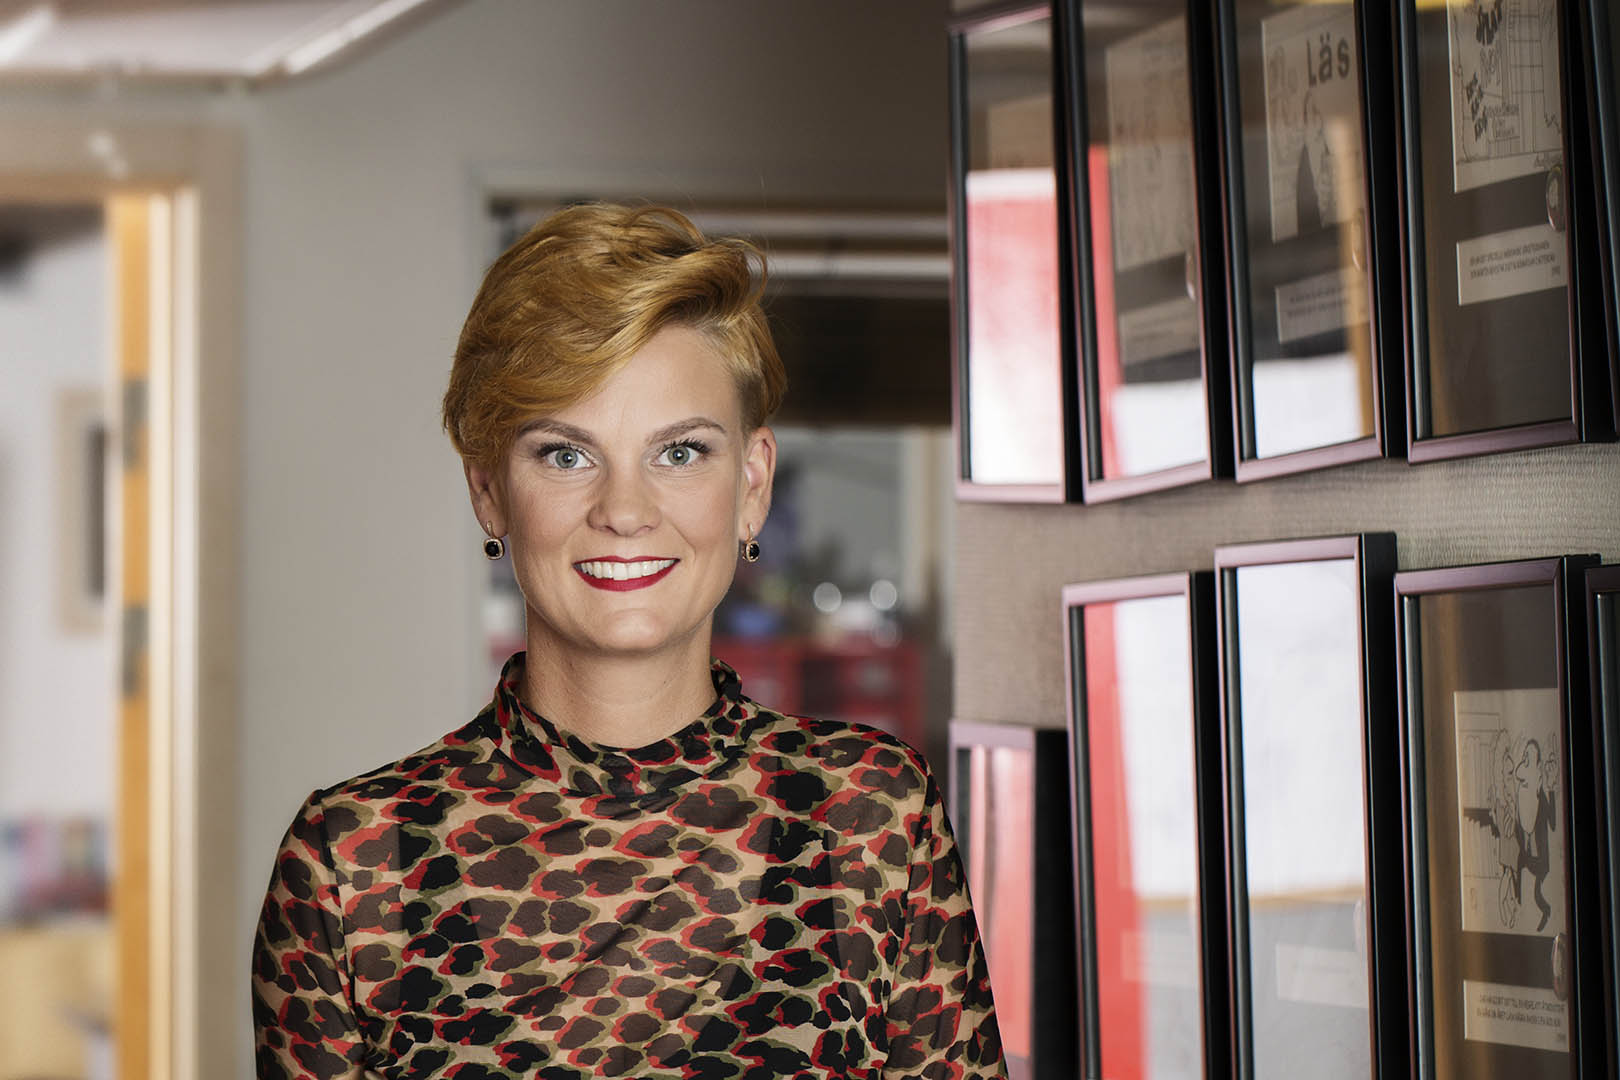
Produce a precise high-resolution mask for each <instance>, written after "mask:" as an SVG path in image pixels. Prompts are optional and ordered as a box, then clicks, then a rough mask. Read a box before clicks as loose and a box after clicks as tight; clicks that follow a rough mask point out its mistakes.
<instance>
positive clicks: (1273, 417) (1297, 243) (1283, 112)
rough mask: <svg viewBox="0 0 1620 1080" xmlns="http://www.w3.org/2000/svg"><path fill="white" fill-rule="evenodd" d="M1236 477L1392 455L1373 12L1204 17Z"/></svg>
mask: <svg viewBox="0 0 1620 1080" xmlns="http://www.w3.org/2000/svg"><path fill="white" fill-rule="evenodd" d="M1217 22H1218V33H1219V46H1220V58H1221V65H1220V84H1221V103H1222V121H1223V122H1222V135H1223V139H1222V156H1223V165H1224V180H1225V185H1224V186H1225V192H1226V213H1227V229H1226V241H1227V243H1226V252H1227V259H1228V262H1229V264H1230V265H1229V267H1228V274H1229V280H1230V282H1231V311H1230V312H1229V317H1230V319H1231V342H1232V345H1231V350H1230V355H1231V380H1230V381H1231V387H1232V400H1231V404H1232V425H1233V433H1232V439H1233V450H1234V458H1235V472H1236V476H1237V479H1238V480H1239V481H1240V482H1243V481H1248V480H1257V479H1262V478H1265V477H1269V476H1277V475H1281V474H1285V473H1294V472H1300V471H1303V470H1307V469H1316V468H1326V467H1329V466H1334V465H1342V464H1347V463H1350V462H1354V461H1364V460H1367V459H1369V458H1377V457H1382V456H1387V455H1391V454H1393V456H1397V457H1398V456H1402V455H1404V453H1405V450H1406V437H1405V386H1404V380H1403V377H1402V364H1401V362H1400V361H1401V359H1402V357H1403V356H1404V347H1403V344H1402V339H1401V325H1402V324H1401V306H1400V305H1401V297H1400V293H1399V285H1400V266H1399V263H1398V259H1399V256H1400V245H1399V219H1398V213H1397V209H1398V198H1399V194H1398V190H1397V188H1396V184H1395V180H1396V175H1397V174H1396V169H1395V135H1394V130H1393V125H1392V121H1393V118H1394V111H1393V108H1392V103H1393V100H1394V96H1393V93H1392V89H1391V83H1390V80H1389V79H1388V77H1387V70H1386V67H1385V53H1386V51H1387V50H1386V49H1385V47H1384V45H1383V43H1384V42H1387V41H1388V38H1389V30H1390V12H1389V8H1388V6H1387V5H1386V4H1380V3H1370V4H1369V3H1366V2H1363V0H1332V2H1327V3H1309V2H1305V0H1298V2H1295V3H1292V4H1277V3H1269V2H1265V0H1221V2H1220V3H1219V5H1218V9H1217Z"/></svg>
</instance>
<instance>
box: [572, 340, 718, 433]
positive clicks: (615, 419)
mask: <svg viewBox="0 0 1620 1080" xmlns="http://www.w3.org/2000/svg"><path fill="white" fill-rule="evenodd" d="M741 415H742V398H741V395H740V394H739V392H738V389H737V385H736V381H735V379H734V378H733V377H732V374H731V371H730V369H729V367H728V366H727V364H726V362H725V359H724V358H723V357H722V356H721V355H720V352H719V350H718V348H716V346H715V344H714V342H713V341H712V340H711V339H710V338H709V337H708V336H707V335H705V334H704V333H702V332H701V331H699V330H694V329H692V328H691V327H687V326H666V327H664V328H662V329H660V330H659V331H658V332H657V333H655V334H654V335H653V336H652V337H651V338H649V339H648V340H647V342H646V344H644V345H642V347H641V348H639V349H637V350H636V351H635V352H633V353H631V354H630V358H629V359H628V360H626V361H625V362H624V364H623V365H622V366H620V367H619V368H618V370H616V371H614V372H613V373H612V374H611V375H609V376H607V378H605V379H603V380H602V383H601V385H600V386H598V387H597V388H596V389H595V390H594V391H593V392H592V393H591V394H589V395H588V396H586V397H585V398H582V399H581V400H579V401H576V402H574V403H573V404H571V405H568V406H566V407H564V408H562V409H559V410H557V411H556V412H555V413H553V414H551V418H552V419H556V420H560V421H565V422H567V423H570V424H577V425H578V426H580V427H584V428H588V429H591V430H597V429H601V428H609V429H625V428H630V429H634V428H638V427H646V428H658V427H662V426H663V425H665V424H668V423H671V422H674V421H677V420H682V419H686V418H688V417H691V416H707V417H712V418H713V419H715V420H717V421H719V422H720V424H721V425H722V426H723V427H725V428H726V429H727V431H728V432H730V431H735V429H736V428H737V427H738V426H740V424H741ZM601 433H602V434H604V435H605V434H608V432H607V431H605V430H604V431H602V432H601Z"/></svg>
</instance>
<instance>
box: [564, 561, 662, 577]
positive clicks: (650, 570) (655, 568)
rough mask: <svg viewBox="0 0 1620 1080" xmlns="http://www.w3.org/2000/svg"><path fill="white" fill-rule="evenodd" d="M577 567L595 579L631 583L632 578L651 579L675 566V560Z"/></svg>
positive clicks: (603, 563)
mask: <svg viewBox="0 0 1620 1080" xmlns="http://www.w3.org/2000/svg"><path fill="white" fill-rule="evenodd" d="M574 565H575V566H577V567H579V569H580V570H581V571H582V572H584V573H586V574H588V575H590V576H591V577H594V578H608V579H611V580H613V581H629V580H630V579H632V578H644V577H650V576H651V575H653V574H656V573H658V572H659V571H660V570H665V569H668V568H669V567H671V566H674V565H675V560H674V559H642V560H640V561H638V562H627V563H623V562H597V561H592V562H582V563H575V564H574Z"/></svg>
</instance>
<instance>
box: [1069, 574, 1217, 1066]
mask: <svg viewBox="0 0 1620 1080" xmlns="http://www.w3.org/2000/svg"><path fill="white" fill-rule="evenodd" d="M1214 599H1215V598H1214V584H1213V578H1212V576H1211V575H1210V573H1209V572H1208V571H1202V572H1198V573H1192V574H1166V575H1162V576H1158V577H1148V578H1132V579H1127V580H1119V581H1105V582H1093V583H1090V584H1085V585H1069V586H1066V587H1065V588H1064V590H1063V633H1064V642H1065V649H1064V655H1065V657H1066V660H1067V666H1068V679H1067V687H1068V715H1069V747H1070V750H1071V752H1072V758H1071V763H1070V768H1071V775H1072V776H1073V787H1074V802H1075V840H1076V843H1075V852H1076V856H1077V869H1078V873H1077V881H1078V887H1077V893H1076V895H1077V897H1078V900H1079V905H1078V906H1079V926H1080V934H1079V938H1080V953H1079V956H1080V986H1081V1002H1082V1005H1081V1011H1080V1022H1081V1030H1082V1032H1083V1036H1082V1039H1081V1044H1082V1057H1083V1060H1084V1065H1085V1068H1084V1070H1083V1071H1082V1072H1080V1073H1079V1074H1078V1075H1082V1076H1086V1077H1115V1076H1165V1077H1202V1076H1222V1075H1225V1074H1226V1070H1227V1062H1228V1042H1227V1021H1226V1016H1227V1008H1226V1002H1227V993H1226V986H1227V980H1226V973H1227V966H1226V930H1225V927H1226V897H1225V890H1224V889H1223V888H1222V884H1221V882H1222V873H1223V862H1222V856H1221V844H1222V828H1221V800H1220V741H1219V737H1218V736H1219V732H1218V728H1217V724H1216V717H1217V712H1216V707H1215V704H1216V703H1215V685H1216V684H1215V668H1214V657H1215V641H1214V630H1215V623H1214V618H1215V612H1214Z"/></svg>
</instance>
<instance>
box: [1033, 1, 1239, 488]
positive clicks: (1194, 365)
mask: <svg viewBox="0 0 1620 1080" xmlns="http://www.w3.org/2000/svg"><path fill="white" fill-rule="evenodd" d="M1059 16H1060V17H1059V20H1058V23H1059V29H1060V32H1061V36H1062V48H1061V52H1062V54H1063V56H1064V57H1065V62H1064V65H1063V66H1064V70H1065V73H1066V75H1067V78H1068V80H1069V84H1070V87H1071V89H1070V94H1071V97H1072V100H1073V101H1074V103H1075V105H1074V107H1073V108H1071V109H1070V110H1068V113H1067V123H1068V137H1067V139H1066V148H1067V151H1068V155H1069V158H1068V170H1067V171H1068V177H1069V185H1070V192H1071V195H1070V200H1069V201H1070V204H1071V212H1070V215H1069V217H1070V227H1071V231H1072V240H1071V242H1070V246H1071V250H1072V251H1073V253H1074V254H1073V265H1074V275H1073V287H1074V300H1073V303H1072V304H1071V310H1072V312H1073V314H1074V318H1075V320H1076V321H1077V325H1076V327H1075V330H1074V337H1075V340H1076V342H1077V348H1078V351H1079V371H1078V378H1077V380H1076V387H1075V394H1076V397H1075V398H1074V412H1075V414H1076V418H1077V428H1078V431H1077V435H1076V450H1077V453H1078V456H1077V457H1076V458H1075V459H1074V460H1075V464H1076V469H1077V472H1078V474H1079V475H1078V480H1079V483H1078V487H1079V490H1080V494H1081V497H1082V498H1083V499H1084V501H1086V502H1101V501H1105V500H1110V499H1119V498H1125V497H1128V496H1132V495H1139V494H1142V493H1144V492H1149V491H1158V490H1163V489H1165V488H1171V487H1177V486H1181V485H1185V484H1192V483H1197V482H1199V481H1203V480H1209V479H1213V478H1217V477H1229V476H1231V475H1232V445H1231V443H1232V440H1231V423H1230V419H1229V417H1228V415H1227V410H1228V406H1227V404H1226V403H1227V401H1228V399H1229V393H1230V391H1229V388H1228V365H1227V359H1226V349H1227V327H1226V289H1227V283H1226V273H1225V259H1224V257H1223V247H1222V243H1223V241H1222V229H1223V225H1222V218H1223V215H1222V210H1221V195H1220V173H1219V160H1220V157H1219V141H1218V132H1217V124H1218V120H1219V118H1218V116H1217V107H1216V104H1215V100H1216V96H1215V65H1214V57H1213V48H1212V42H1213V36H1212V35H1213V32H1214V14H1213V11H1212V9H1211V7H1210V5H1209V4H1208V3H1207V2H1204V0H1137V2H1135V3H1132V4H1129V5H1123V4H1115V3H1103V2H1101V0H1096V2H1091V0H1064V2H1063V3H1062V5H1061V6H1060V8H1059ZM1182 42H1184V43H1185V54H1184V55H1181V54H1180V52H1179V48H1180V44H1181V43H1182ZM1111 58H1112V59H1111ZM1111 64H1112V65H1113V66H1112V67H1111ZM1183 72H1184V74H1183ZM1183 77H1184V78H1185V79H1186V82H1187V90H1186V91H1185V93H1186V94H1187V98H1188V99H1187V101H1186V102H1185V103H1183V102H1182V100H1181V97H1180V93H1179V92H1178V91H1177V88H1178V87H1179V85H1180V81H1181V79H1182V78H1183ZM1111 80H1112V81H1116V82H1117V86H1116V87H1115V89H1117V90H1118V91H1119V92H1118V93H1117V94H1114V93H1110V82H1111ZM1121 103H1123V104H1121ZM1143 103H1146V104H1143ZM1116 104H1118V105H1119V107H1118V108H1117V109H1115V105H1116ZM1183 107H1185V108H1186V110H1187V112H1186V125H1187V128H1188V131H1187V141H1186V145H1185V150H1186V156H1185V158H1183V157H1182V155H1181V153H1180V147H1181V143H1180V141H1179V136H1180V131H1179V130H1178V129H1179V128H1180V126H1181V121H1180V111H1179V110H1180V109H1181V108H1183ZM1155 126H1157V127H1165V126H1168V127H1169V128H1170V129H1171V134H1172V135H1173V136H1175V138H1174V139H1173V140H1172V139H1166V138H1162V137H1161V138H1158V139H1147V138H1139V139H1137V140H1135V143H1136V144H1137V145H1134V146H1132V147H1131V149H1132V150H1134V151H1135V152H1134V153H1130V154H1127V153H1124V152H1116V151H1117V150H1118V146H1119V145H1127V144H1128V141H1127V143H1121V141H1120V140H1116V139H1115V138H1114V129H1118V130H1119V131H1120V132H1126V131H1136V132H1138V133H1139V134H1141V133H1150V132H1149V129H1150V128H1153V127H1155ZM1150 134H1151V133H1150ZM1166 147H1169V148H1170V152H1168V153H1166V152H1165V148H1166ZM1121 192H1127V193H1133V194H1130V195H1129V196H1122V195H1121V194H1120V193H1121ZM1127 197H1128V198H1129V200H1130V201H1129V202H1128V203H1127V202H1124V201H1123V200H1124V199H1125V198H1127ZM1099 211H1101V212H1099ZM1120 220H1125V221H1128V222H1130V223H1133V224H1135V225H1136V226H1137V227H1136V228H1133V229H1129V230H1127V229H1123V228H1120V227H1119V221H1120ZM1122 238H1125V239H1122ZM1127 320H1128V321H1127ZM1127 383H1129V384H1131V385H1130V386H1127V385H1126V384H1127ZM1194 383H1196V384H1197V385H1196V388H1195V387H1194V386H1193V385H1192V384H1194ZM1177 387H1180V390H1179V391H1178V390H1177V389H1176V388H1177ZM1127 389H1129V390H1131V391H1132V395H1133V398H1134V401H1135V402H1136V404H1135V405H1133V406H1132V408H1133V409H1138V410H1140V411H1141V412H1142V414H1143V418H1144V419H1145V421H1146V422H1144V423H1139V424H1138V423H1133V424H1132V428H1133V429H1134V430H1135V431H1136V434H1134V435H1131V436H1129V437H1128V438H1127V437H1126V435H1125V434H1124V429H1123V428H1122V427H1121V426H1120V425H1119V424H1118V423H1117V422H1116V421H1117V419H1118V414H1119V413H1120V412H1121V411H1122V407H1123V405H1124V403H1125V400H1126V399H1125V398H1124V397H1122V396H1121V392H1122V391H1123V390H1127ZM1199 427H1202V429H1203V437H1202V439H1201V440H1200V438H1199V437H1198V435H1197V434H1196V432H1197V430H1198V428H1199ZM1189 432H1191V433H1192V434H1191V435H1189V434H1188V433H1189Z"/></svg>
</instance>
